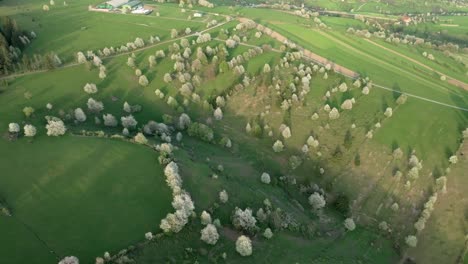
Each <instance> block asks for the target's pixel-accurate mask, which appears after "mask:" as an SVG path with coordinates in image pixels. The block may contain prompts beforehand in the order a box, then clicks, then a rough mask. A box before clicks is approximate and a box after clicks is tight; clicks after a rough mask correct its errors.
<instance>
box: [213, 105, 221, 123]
mask: <svg viewBox="0 0 468 264" xmlns="http://www.w3.org/2000/svg"><path fill="white" fill-rule="evenodd" d="M213 116H214V118H215V119H216V120H221V119H223V110H221V108H219V107H218V108H216V110H215V111H214V113H213Z"/></svg>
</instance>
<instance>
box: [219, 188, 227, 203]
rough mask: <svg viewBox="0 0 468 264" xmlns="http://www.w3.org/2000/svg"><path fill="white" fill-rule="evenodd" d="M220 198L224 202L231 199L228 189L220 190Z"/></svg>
mask: <svg viewBox="0 0 468 264" xmlns="http://www.w3.org/2000/svg"><path fill="white" fill-rule="evenodd" d="M219 200H220V201H221V202H222V203H227V201H228V200H229V195H228V193H227V191H226V190H222V191H220V192H219Z"/></svg>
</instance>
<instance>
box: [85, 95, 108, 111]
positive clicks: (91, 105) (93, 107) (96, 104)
mask: <svg viewBox="0 0 468 264" xmlns="http://www.w3.org/2000/svg"><path fill="white" fill-rule="evenodd" d="M86 105H87V106H88V109H89V111H91V112H94V113H99V112H101V111H102V110H104V104H103V103H102V102H101V101H97V100H94V99H93V98H89V99H88V102H87V103H86Z"/></svg>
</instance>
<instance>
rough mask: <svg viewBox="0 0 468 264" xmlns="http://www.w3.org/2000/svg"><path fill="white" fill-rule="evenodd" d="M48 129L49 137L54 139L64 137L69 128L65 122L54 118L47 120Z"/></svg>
mask: <svg viewBox="0 0 468 264" xmlns="http://www.w3.org/2000/svg"><path fill="white" fill-rule="evenodd" d="M46 129H47V135H48V136H54V137H57V136H62V135H64V134H65V132H66V131H67V128H66V127H65V124H64V123H63V121H62V120H60V118H57V117H52V118H49V119H48V120H47V125H46Z"/></svg>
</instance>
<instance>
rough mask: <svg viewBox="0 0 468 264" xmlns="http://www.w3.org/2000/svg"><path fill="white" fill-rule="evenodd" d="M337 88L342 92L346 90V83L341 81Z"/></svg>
mask: <svg viewBox="0 0 468 264" xmlns="http://www.w3.org/2000/svg"><path fill="white" fill-rule="evenodd" d="M338 89H339V90H340V92H342V93H344V92H346V91H348V85H347V84H346V83H341V84H340V86H338Z"/></svg>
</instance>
